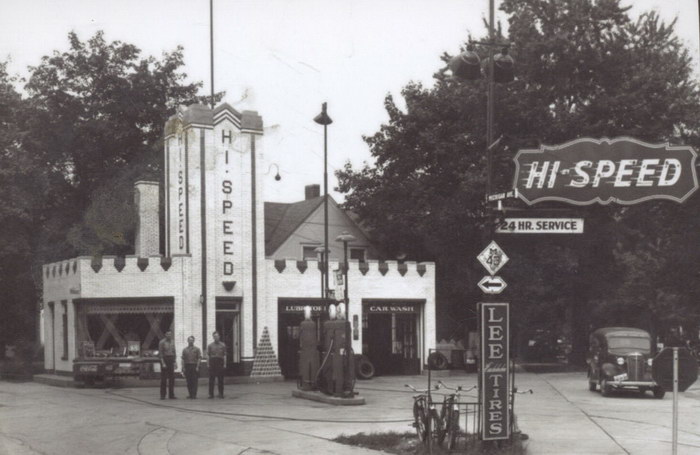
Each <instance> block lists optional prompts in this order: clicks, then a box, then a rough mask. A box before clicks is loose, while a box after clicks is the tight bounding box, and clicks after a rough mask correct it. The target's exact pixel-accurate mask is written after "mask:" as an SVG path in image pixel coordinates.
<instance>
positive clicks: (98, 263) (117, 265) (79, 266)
mask: <svg viewBox="0 0 700 455" xmlns="http://www.w3.org/2000/svg"><path fill="white" fill-rule="evenodd" d="M185 258H189V255H178V256H173V257H164V256H161V255H156V256H150V257H145V258H144V257H137V256H79V257H77V258H73V259H67V260H64V261H59V262H53V263H50V264H45V265H44V266H43V269H42V278H43V280H44V281H45V282H58V281H62V280H72V279H75V277H76V276H81V275H82V276H85V275H100V276H106V275H113V274H122V273H125V272H127V273H128V272H140V273H154V272H155V273H162V272H168V271H170V270H172V269H173V265H174V264H177V263H180V262H182V261H183V260H184V259H185Z"/></svg>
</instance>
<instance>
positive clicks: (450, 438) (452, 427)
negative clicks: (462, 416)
mask: <svg viewBox="0 0 700 455" xmlns="http://www.w3.org/2000/svg"><path fill="white" fill-rule="evenodd" d="M447 415H448V419H447V424H446V427H447V428H446V429H445V433H446V435H447V436H446V437H447V450H452V449H454V448H455V447H457V435H458V434H459V410H458V409H452V410H451V411H450V412H449V413H448V414H447Z"/></svg>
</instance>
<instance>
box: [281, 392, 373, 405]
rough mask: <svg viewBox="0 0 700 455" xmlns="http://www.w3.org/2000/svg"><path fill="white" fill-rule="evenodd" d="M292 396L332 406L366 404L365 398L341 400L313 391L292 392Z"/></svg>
mask: <svg viewBox="0 0 700 455" xmlns="http://www.w3.org/2000/svg"><path fill="white" fill-rule="evenodd" d="M292 396H293V397H295V398H303V399H305V400H311V401H318V402H320V403H326V404H332V405H334V406H359V405H363V404H365V399H364V398H363V397H358V396H355V397H353V398H340V397H334V396H331V395H326V394H324V393H322V392H314V391H311V390H292Z"/></svg>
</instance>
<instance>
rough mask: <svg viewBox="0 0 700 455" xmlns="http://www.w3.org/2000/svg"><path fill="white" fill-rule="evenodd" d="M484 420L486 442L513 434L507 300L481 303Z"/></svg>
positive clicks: (482, 403) (483, 432) (483, 427)
mask: <svg viewBox="0 0 700 455" xmlns="http://www.w3.org/2000/svg"><path fill="white" fill-rule="evenodd" d="M479 308H480V309H481V421H482V422H483V425H482V434H481V437H482V439H483V440H484V441H493V440H497V439H508V438H509V437H510V400H509V396H508V395H509V394H508V390H509V387H508V379H509V377H510V376H509V373H510V353H509V350H508V347H509V345H510V331H509V318H510V311H509V310H510V309H509V306H508V304H507V303H480V304H479Z"/></svg>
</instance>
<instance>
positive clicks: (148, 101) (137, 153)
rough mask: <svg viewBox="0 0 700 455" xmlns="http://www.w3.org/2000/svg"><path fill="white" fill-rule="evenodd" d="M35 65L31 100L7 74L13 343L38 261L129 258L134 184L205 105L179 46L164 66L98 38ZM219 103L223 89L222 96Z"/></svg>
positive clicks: (1, 127) (3, 142)
mask: <svg viewBox="0 0 700 455" xmlns="http://www.w3.org/2000/svg"><path fill="white" fill-rule="evenodd" d="M68 41H69V49H68V50H67V51H63V52H60V51H54V52H53V53H52V54H51V55H50V56H46V57H43V58H42V60H41V62H40V64H39V65H37V66H35V67H30V76H29V79H28V81H27V83H26V85H25V89H26V92H27V94H28V96H27V97H26V98H22V97H21V96H20V95H19V94H18V93H17V92H16V91H15V90H14V85H13V84H14V83H17V82H18V81H16V80H14V79H12V78H11V77H9V76H8V75H7V73H6V70H5V65H2V66H0V106H2V107H3V109H0V146H2V151H3V155H2V156H0V160H2V163H0V165H2V170H1V171H0V187H1V188H3V190H4V192H5V194H11V195H12V197H7V198H4V200H3V202H2V203H0V221H2V222H3V231H2V232H1V233H0V236H3V238H2V244H1V245H2V246H0V267H2V270H0V286H2V287H3V289H5V298H4V300H3V301H2V302H3V310H7V308H12V311H10V310H7V311H4V312H3V314H8V315H10V318H3V321H9V322H8V323H7V324H8V325H7V330H3V331H2V333H3V335H6V336H7V337H8V339H13V338H16V337H18V336H25V334H27V333H32V331H31V325H32V322H33V320H34V319H35V311H34V308H35V305H36V302H37V301H38V299H39V296H40V292H41V274H40V270H41V264H43V263H46V262H51V261H55V260H59V259H64V258H66V257H72V256H75V255H76V254H101V253H102V252H110V253H117V254H124V253H127V252H130V249H131V239H132V238H133V230H134V217H133V214H132V213H131V212H130V209H131V204H132V203H133V181H128V180H130V179H131V178H134V180H138V179H140V178H143V177H151V178H152V177H153V176H160V175H161V172H160V167H161V162H162V155H161V153H162V133H163V126H164V124H165V121H166V120H167V119H168V117H169V116H170V115H172V114H174V113H175V108H176V107H177V106H178V105H181V104H192V103H196V102H204V101H209V100H208V98H205V97H201V96H198V95H197V93H198V91H199V89H200V88H201V87H202V83H201V82H193V83H189V82H187V75H186V74H185V73H184V72H183V71H182V67H183V65H184V60H183V49H182V48H180V47H178V48H177V49H176V50H175V51H173V52H170V53H164V54H163V56H162V58H161V59H156V58H154V57H141V52H140V50H139V49H138V48H137V47H135V46H133V45H131V44H126V43H122V42H119V41H113V42H107V41H106V40H105V37H104V34H103V33H102V32H98V33H96V34H95V35H94V36H93V37H91V38H89V39H88V40H87V41H81V40H80V39H79V38H78V36H77V35H76V34H75V33H69V34H68ZM222 96H223V94H222V93H219V94H217V95H216V96H215V100H217V101H218V100H220V99H221V97H222Z"/></svg>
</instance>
